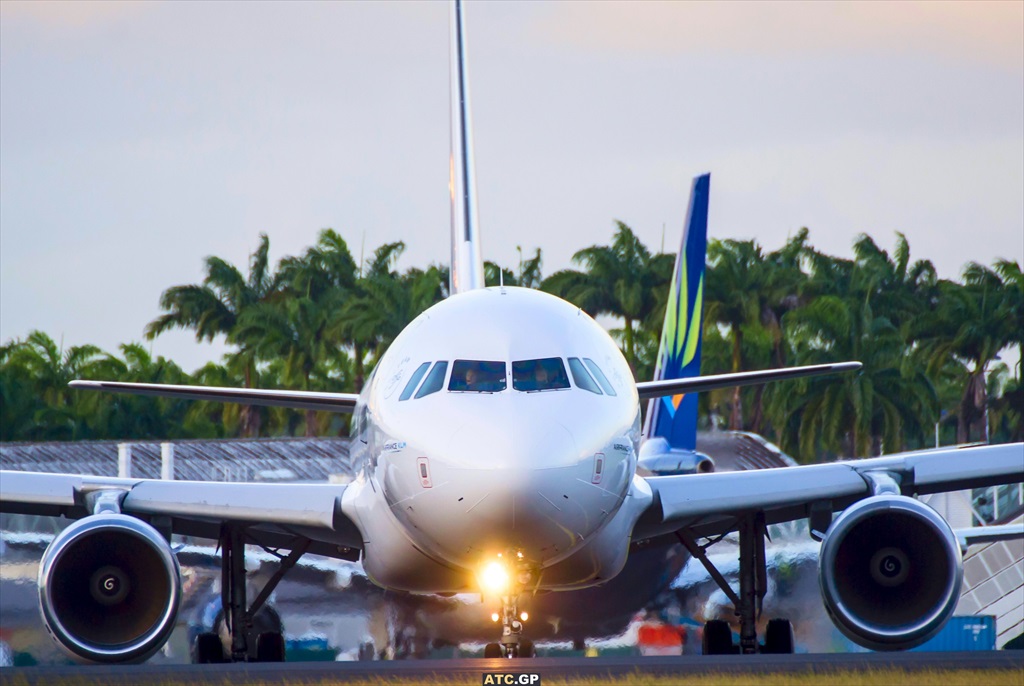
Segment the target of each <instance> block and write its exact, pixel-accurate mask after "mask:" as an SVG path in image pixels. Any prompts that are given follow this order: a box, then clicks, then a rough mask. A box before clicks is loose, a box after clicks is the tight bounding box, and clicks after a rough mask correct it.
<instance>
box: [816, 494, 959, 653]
mask: <svg viewBox="0 0 1024 686" xmlns="http://www.w3.org/2000/svg"><path fill="white" fill-rule="evenodd" d="M962 580H963V562H962V559H961V556H960V545H959V544H958V543H957V539H956V536H955V535H954V534H953V531H952V529H950V528H949V524H947V523H946V520H944V519H943V518H942V517H941V516H940V515H939V514H938V513H936V512H935V511H934V510H932V509H931V508H930V507H928V506H927V505H924V504H922V503H920V502H918V501H917V500H914V499H913V498H908V497H906V496H901V495H879V496H874V497H871V498H866V499H864V500H861V501H860V502H858V503H856V504H854V505H852V506H851V507H850V508H848V509H847V510H846V511H845V512H843V514H842V515H840V517H839V518H838V519H837V520H836V521H835V522H834V523H833V524H832V526H831V527H829V530H828V535H827V536H826V537H825V541H824V542H823V543H822V545H821V554H820V557H819V559H818V582H819V584H820V586H821V595H822V597H823V599H824V601H825V608H826V609H827V610H828V613H829V615H830V617H831V618H832V621H833V623H835V625H836V626H837V627H838V628H839V630H840V631H842V632H843V633H844V634H845V635H846V636H847V637H848V638H849V639H850V640H852V641H854V642H855V643H857V644H859V645H862V646H864V647H865V648H871V649H873V650H906V649H908V648H913V647H915V646H917V645H920V644H922V643H924V642H925V641H927V640H928V639H929V638H931V637H932V636H934V635H935V634H936V633H938V631H939V630H940V629H941V628H942V627H943V626H944V625H945V624H946V621H947V620H948V619H949V617H950V615H952V614H953V610H954V609H955V608H956V605H957V602H958V601H959V600H960V586H961V583H962Z"/></svg>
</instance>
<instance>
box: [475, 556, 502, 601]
mask: <svg viewBox="0 0 1024 686" xmlns="http://www.w3.org/2000/svg"><path fill="white" fill-rule="evenodd" d="M508 582H509V578H508V570H506V569H505V566H504V565H503V564H501V563H500V562H490V563H488V564H487V566H485V567H484V568H483V571H481V572H480V586H481V587H482V588H483V590H484V591H485V592H487V593H491V594H494V595H501V594H502V593H504V592H505V591H507V590H508Z"/></svg>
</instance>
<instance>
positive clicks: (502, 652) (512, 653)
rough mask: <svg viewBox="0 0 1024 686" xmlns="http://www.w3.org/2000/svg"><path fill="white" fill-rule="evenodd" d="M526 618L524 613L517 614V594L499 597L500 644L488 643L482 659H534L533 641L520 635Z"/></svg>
mask: <svg viewBox="0 0 1024 686" xmlns="http://www.w3.org/2000/svg"><path fill="white" fill-rule="evenodd" d="M497 614H498V613H495V615H497ZM493 616H494V615H492V617H493ZM526 618H527V614H526V613H525V612H522V613H520V612H519V594H514V595H503V596H501V614H500V619H501V642H500V643H488V644H487V645H486V646H485V647H484V657H487V658H492V657H505V658H513V657H534V651H533V641H531V640H529V639H527V638H523V635H522V634H523V622H524V621H526ZM495 619H496V620H497V617H496V618H495Z"/></svg>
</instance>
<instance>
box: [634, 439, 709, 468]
mask: <svg viewBox="0 0 1024 686" xmlns="http://www.w3.org/2000/svg"><path fill="white" fill-rule="evenodd" d="M637 466H638V467H640V468H642V469H646V470H647V471H649V472H651V473H652V474H656V475H657V476H668V475H673V474H710V473H711V472H713V471H715V461H714V460H712V459H711V458H710V457H709V456H707V455H705V454H704V453H701V452H697V451H696V450H685V449H682V448H673V447H672V446H670V445H669V443H668V441H667V440H665V439H664V438H662V437H661V436H655V437H654V438H649V439H647V440H646V441H644V442H643V445H641V446H640V454H639V455H637Z"/></svg>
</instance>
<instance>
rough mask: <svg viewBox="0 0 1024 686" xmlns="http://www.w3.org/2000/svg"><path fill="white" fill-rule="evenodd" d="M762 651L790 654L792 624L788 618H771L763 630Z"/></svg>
mask: <svg viewBox="0 0 1024 686" xmlns="http://www.w3.org/2000/svg"><path fill="white" fill-rule="evenodd" d="M761 652H762V653H770V654H774V655H792V653H793V624H792V623H791V622H790V621H789V620H788V619H772V620H769V621H768V627H767V628H766V629H765V631H764V647H763V649H762V650H761Z"/></svg>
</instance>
